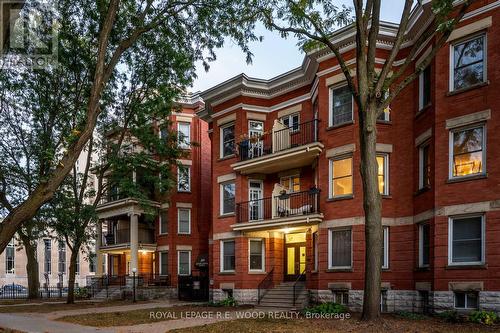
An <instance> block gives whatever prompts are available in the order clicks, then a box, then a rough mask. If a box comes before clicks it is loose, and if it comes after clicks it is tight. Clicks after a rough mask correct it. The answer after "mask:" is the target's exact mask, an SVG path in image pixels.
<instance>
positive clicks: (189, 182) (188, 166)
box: [177, 165, 191, 193]
mask: <svg viewBox="0 0 500 333" xmlns="http://www.w3.org/2000/svg"><path fill="white" fill-rule="evenodd" d="M182 168H183V169H187V171H188V189H187V190H182V189H180V188H179V184H180V179H181V172H180V170H181V167H179V166H177V192H183V193H187V192H191V166H190V165H183V166H182Z"/></svg>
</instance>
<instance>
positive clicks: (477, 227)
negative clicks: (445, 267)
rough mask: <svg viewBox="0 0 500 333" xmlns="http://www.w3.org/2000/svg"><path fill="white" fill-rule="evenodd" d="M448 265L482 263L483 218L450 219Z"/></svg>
mask: <svg viewBox="0 0 500 333" xmlns="http://www.w3.org/2000/svg"><path fill="white" fill-rule="evenodd" d="M448 249H449V259H448V262H449V264H450V265H451V264H454V265H470V264H483V263H484V216H482V215H481V216H467V217H455V218H450V222H449V244H448Z"/></svg>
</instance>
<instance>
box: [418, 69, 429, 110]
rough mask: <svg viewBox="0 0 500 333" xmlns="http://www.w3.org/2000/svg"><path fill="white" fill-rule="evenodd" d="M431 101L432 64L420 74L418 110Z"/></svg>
mask: <svg viewBox="0 0 500 333" xmlns="http://www.w3.org/2000/svg"><path fill="white" fill-rule="evenodd" d="M430 103H431V66H427V67H426V68H425V69H424V71H423V72H422V73H420V75H419V76H418V110H419V111H420V110H422V109H423V108H425V107H426V106H427V105H429V104H430Z"/></svg>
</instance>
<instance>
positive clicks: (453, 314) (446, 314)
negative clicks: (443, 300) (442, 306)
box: [438, 310, 463, 323]
mask: <svg viewBox="0 0 500 333" xmlns="http://www.w3.org/2000/svg"><path fill="white" fill-rule="evenodd" d="M438 317H439V318H441V319H444V320H445V321H447V322H450V323H460V322H462V321H463V320H462V318H461V317H460V315H459V314H458V312H457V311H452V310H447V311H443V312H441V313H439V314H438Z"/></svg>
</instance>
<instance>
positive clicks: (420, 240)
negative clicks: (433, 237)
mask: <svg viewBox="0 0 500 333" xmlns="http://www.w3.org/2000/svg"><path fill="white" fill-rule="evenodd" d="M425 226H429V241H430V224H429V222H424V223H420V224H419V225H418V267H423V268H424V267H429V265H430V259H431V258H430V253H429V263H428V264H425V265H424V264H423V262H424V237H423V234H424V232H423V229H424V227H425ZM429 250H430V244H429Z"/></svg>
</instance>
